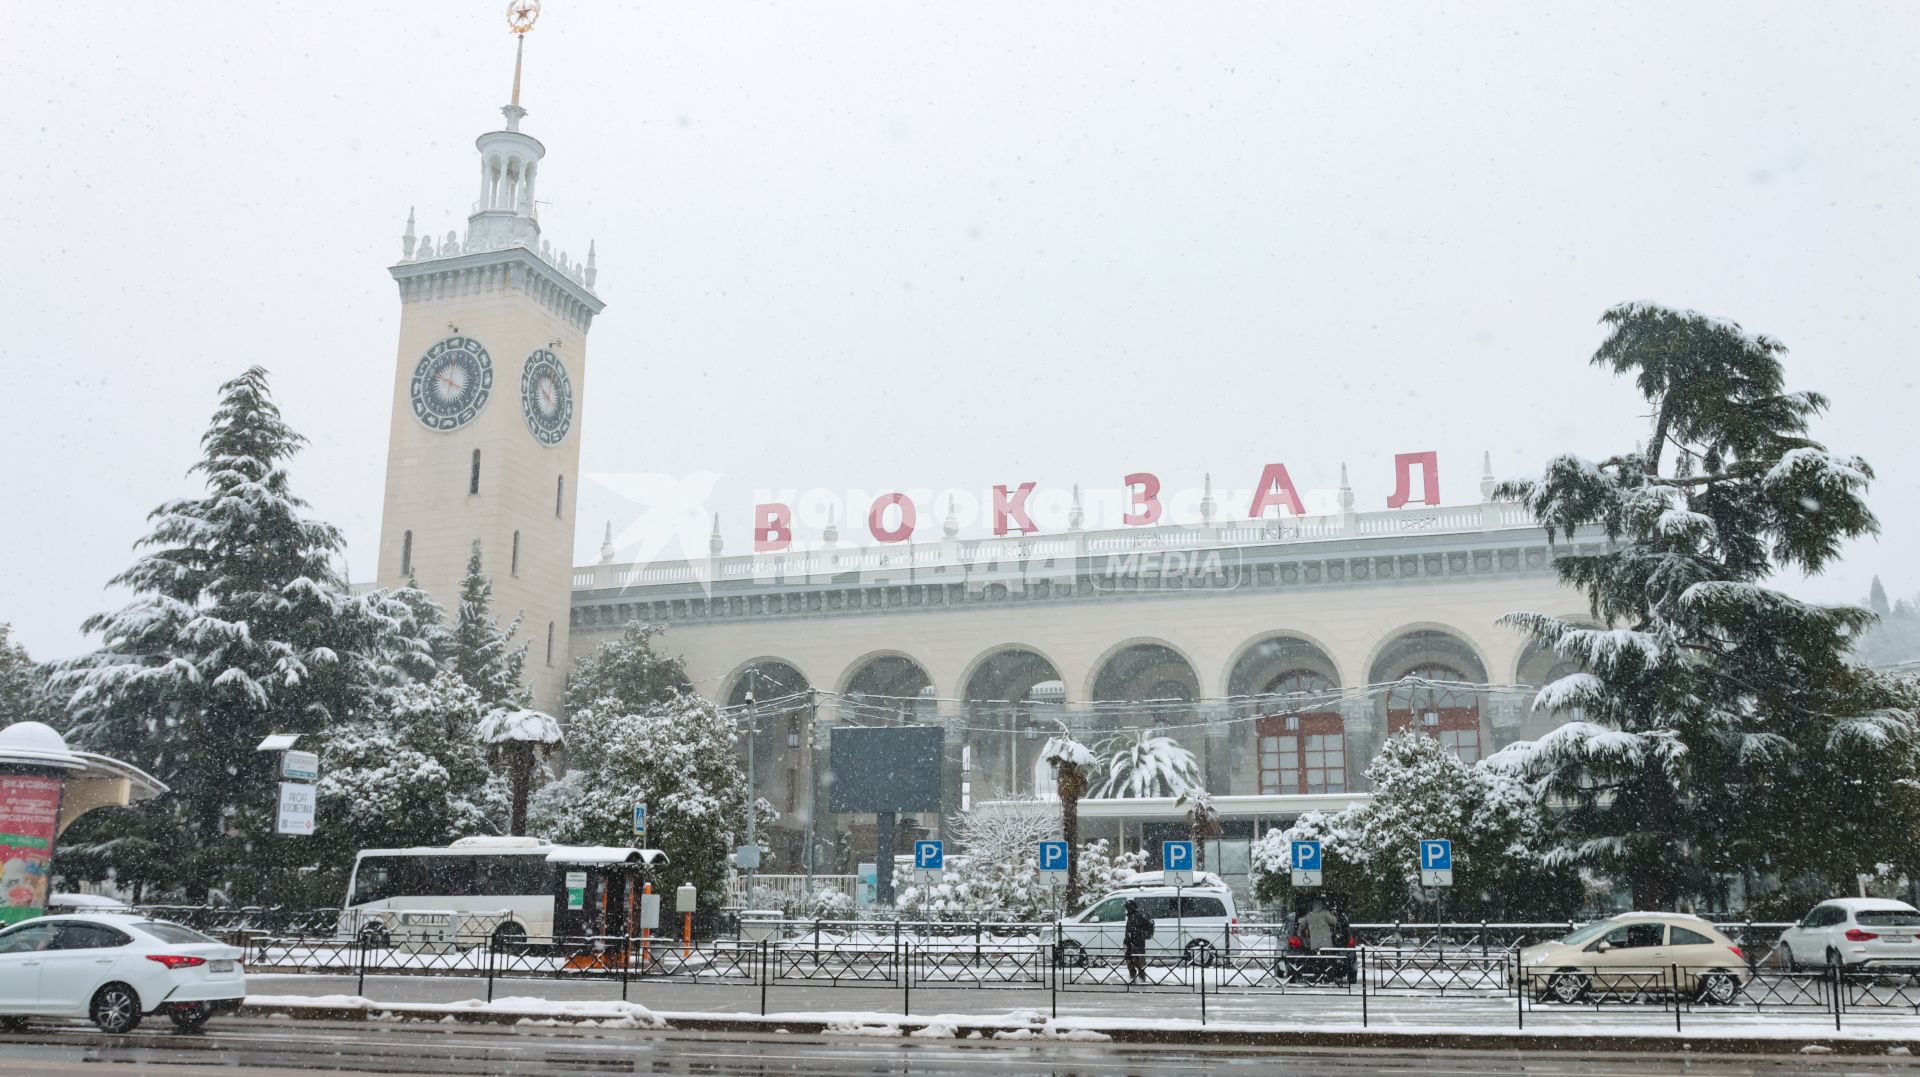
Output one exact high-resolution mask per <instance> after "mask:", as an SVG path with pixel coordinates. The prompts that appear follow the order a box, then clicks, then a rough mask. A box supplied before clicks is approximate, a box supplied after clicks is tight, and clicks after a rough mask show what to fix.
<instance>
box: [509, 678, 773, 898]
mask: <svg viewBox="0 0 1920 1077" xmlns="http://www.w3.org/2000/svg"><path fill="white" fill-rule="evenodd" d="M565 730H566V737H567V744H568V745H569V752H568V763H569V766H570V767H571V768H572V769H569V770H568V771H567V772H566V773H565V774H563V775H561V776H560V777H559V778H558V779H556V780H554V781H551V782H548V783H547V784H546V785H544V786H542V787H540V789H539V790H538V791H536V792H535V793H534V795H533V800H532V803H531V804H530V805H529V807H528V811H527V818H528V829H530V830H531V831H532V832H533V833H535V834H539V835H542V836H544V837H547V838H551V839H553V840H555V841H560V842H566V843H570V844H579V845H629V844H632V842H633V830H632V820H633V803H634V801H635V800H636V799H639V800H644V801H646V802H647V844H648V845H650V846H652V847H654V848H657V849H660V850H662V851H664V852H665V853H666V854H667V856H668V858H669V859H670V860H671V864H670V865H669V866H668V867H666V868H665V869H663V870H662V871H661V872H660V875H661V878H660V879H657V880H656V883H657V884H659V885H656V886H655V888H654V889H655V890H656V891H659V892H664V893H672V891H673V890H674V888H675V887H677V886H679V885H680V884H681V883H686V882H691V883H693V884H694V885H695V886H696V887H698V888H699V890H700V901H701V904H702V906H703V908H714V907H717V906H718V905H719V903H720V901H721V900H722V899H723V897H724V896H725V889H726V879H727V864H728V855H729V854H730V853H732V852H733V850H734V849H735V848H736V847H738V846H739V845H740V843H741V841H742V840H743V837H744V835H745V833H746V821H747V820H746V806H747V780H746V774H745V773H744V772H743V771H742V770H741V766H740V760H739V757H738V755H737V754H736V752H735V741H736V739H737V732H736V730H735V729H734V723H733V722H732V721H731V720H730V719H728V718H726V717H724V716H722V715H721V714H720V712H719V711H718V709H717V708H715V707H714V705H713V704H712V703H709V702H708V701H706V700H704V699H701V698H700V697H699V696H696V695H693V694H692V693H681V694H678V695H675V696H672V697H671V698H669V699H668V700H667V701H666V702H664V703H661V704H657V705H655V706H653V707H651V708H649V709H647V710H645V711H634V710H629V709H628V708H626V707H625V706H622V705H621V703H620V701H618V700H614V699H606V700H601V701H599V702H596V703H591V704H587V705H584V706H580V707H577V708H575V709H574V710H573V711H572V712H571V713H570V714H569V715H568V716H567V719H566V722H565ZM758 809H759V812H760V815H759V825H760V829H761V831H762V832H764V831H765V828H766V826H767V825H768V824H770V823H772V822H773V820H774V819H775V818H776V816H775V813H774V812H773V811H772V810H771V809H770V808H768V807H767V805H766V802H765V801H764V800H762V801H760V802H759V805H758Z"/></svg>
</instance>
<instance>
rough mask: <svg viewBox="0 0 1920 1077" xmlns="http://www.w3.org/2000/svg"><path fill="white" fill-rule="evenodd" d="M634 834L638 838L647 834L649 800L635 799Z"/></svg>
mask: <svg viewBox="0 0 1920 1077" xmlns="http://www.w3.org/2000/svg"><path fill="white" fill-rule="evenodd" d="M633 836H634V837H636V838H644V837H646V836H647V802H646V801H644V800H638V801H635V802H634V804H633Z"/></svg>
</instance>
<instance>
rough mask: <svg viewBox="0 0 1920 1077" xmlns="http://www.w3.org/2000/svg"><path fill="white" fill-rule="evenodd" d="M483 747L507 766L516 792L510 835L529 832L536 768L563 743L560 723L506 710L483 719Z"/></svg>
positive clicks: (531, 712) (550, 717)
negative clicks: (529, 800)
mask: <svg viewBox="0 0 1920 1077" xmlns="http://www.w3.org/2000/svg"><path fill="white" fill-rule="evenodd" d="M478 732H479V734H480V741H481V743H483V744H485V745H487V746H488V747H489V748H490V749H491V750H492V751H493V752H494V754H495V755H496V756H498V757H504V759H505V760H506V764H507V782H508V784H509V786H510V787H511V788H512V790H513V800H512V804H513V807H512V809H511V811H510V812H509V819H508V822H507V833H509V834H524V833H526V831H527V793H528V791H529V790H530V789H531V788H532V786H533V768H534V766H535V765H536V764H538V763H539V762H540V755H541V753H543V752H545V751H547V750H548V749H550V748H552V747H553V746H554V745H556V744H558V743H560V740H561V735H560V723H559V722H558V721H557V720H555V719H554V717H553V715H551V714H546V713H544V712H542V711H536V710H526V709H524V708H521V709H515V710H508V709H506V708H504V707H502V708H499V709H497V710H493V711H490V712H488V714H487V716H486V717H485V718H482V719H480V728H479V730H478Z"/></svg>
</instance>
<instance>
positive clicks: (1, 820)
mask: <svg viewBox="0 0 1920 1077" xmlns="http://www.w3.org/2000/svg"><path fill="white" fill-rule="evenodd" d="M61 784H62V783H61V780H60V779H59V778H53V777H47V776H45V775H38V774H10V775H0V924H17V923H19V922H20V921H22V920H26V919H30V918H32V917H35V916H38V915H40V912H41V910H43V909H45V908H46V907H47V880H48V877H49V876H50V875H51V873H52V864H53V840H54V836H55V835H56V834H57V833H58V832H59V829H60V789H61Z"/></svg>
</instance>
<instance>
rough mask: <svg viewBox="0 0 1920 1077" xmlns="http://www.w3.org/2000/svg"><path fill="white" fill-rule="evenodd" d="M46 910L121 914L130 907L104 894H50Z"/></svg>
mask: <svg viewBox="0 0 1920 1077" xmlns="http://www.w3.org/2000/svg"><path fill="white" fill-rule="evenodd" d="M47 908H49V909H87V910H90V911H96V912H122V911H127V910H129V909H131V908H132V906H130V905H128V904H127V903H126V902H124V901H120V900H118V899H116V898H110V897H107V896H106V895H104V894H52V895H49V896H48V898H47Z"/></svg>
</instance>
